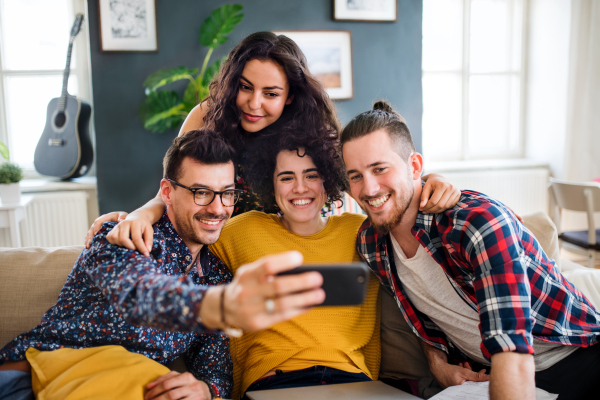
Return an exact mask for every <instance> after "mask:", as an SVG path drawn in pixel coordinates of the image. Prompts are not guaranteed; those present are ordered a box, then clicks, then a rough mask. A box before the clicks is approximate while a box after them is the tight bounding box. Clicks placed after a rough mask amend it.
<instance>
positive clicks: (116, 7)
mask: <svg viewBox="0 0 600 400" xmlns="http://www.w3.org/2000/svg"><path fill="white" fill-rule="evenodd" d="M98 15H99V18H100V48H101V50H102V51H158V39H157V32H156V0H98Z"/></svg>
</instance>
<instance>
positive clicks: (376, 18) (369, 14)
mask: <svg viewBox="0 0 600 400" xmlns="http://www.w3.org/2000/svg"><path fill="white" fill-rule="evenodd" d="M332 1H333V19H334V20H335V21H363V22H396V21H397V20H398V0H332Z"/></svg>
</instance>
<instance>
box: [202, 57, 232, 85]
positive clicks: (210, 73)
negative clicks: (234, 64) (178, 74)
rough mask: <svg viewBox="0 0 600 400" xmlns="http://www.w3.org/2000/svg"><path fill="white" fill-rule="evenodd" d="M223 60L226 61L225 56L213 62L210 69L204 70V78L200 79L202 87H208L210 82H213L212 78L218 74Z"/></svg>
mask: <svg viewBox="0 0 600 400" xmlns="http://www.w3.org/2000/svg"><path fill="white" fill-rule="evenodd" d="M225 60H227V56H225V57H223V58H221V59H220V60H217V61H215V62H214V63H213V64H212V65H211V66H210V67H208V68H207V69H206V72H205V73H204V78H203V79H202V86H206V87H208V85H210V82H211V81H212V80H213V78H214V76H215V75H216V74H217V73H218V72H219V68H221V64H223V63H224V62H225Z"/></svg>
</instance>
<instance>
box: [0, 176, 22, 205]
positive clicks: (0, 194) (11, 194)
mask: <svg viewBox="0 0 600 400" xmlns="http://www.w3.org/2000/svg"><path fill="white" fill-rule="evenodd" d="M0 200H2V204H3V205H8V204H19V203H20V202H21V187H20V185H19V182H17V183H2V184H0Z"/></svg>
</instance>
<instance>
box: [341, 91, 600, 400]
mask: <svg viewBox="0 0 600 400" xmlns="http://www.w3.org/2000/svg"><path fill="white" fill-rule="evenodd" d="M341 142H342V153H343V158H344V162H345V164H346V169H347V174H348V178H349V181H350V191H351V194H352V197H353V198H354V199H355V200H356V201H357V202H358V203H359V204H360V205H361V207H362V208H363V209H364V210H365V211H366V212H367V214H368V216H369V218H368V220H367V221H365V223H364V224H363V225H362V227H361V228H360V230H359V233H358V239H357V248H358V252H359V253H360V254H361V256H362V258H363V259H364V260H365V261H366V262H367V263H368V264H369V266H370V268H371V269H372V270H373V272H374V273H375V274H376V275H377V276H378V278H379V279H380V281H381V283H382V284H383V286H384V287H386V288H387V289H388V290H390V291H391V292H392V293H393V295H394V297H395V299H396V302H397V303H398V305H399V307H400V310H401V311H402V314H403V315H404V318H405V320H406V321H407V322H408V324H409V326H410V327H411V328H412V331H413V332H415V333H416V334H417V336H418V337H419V338H420V339H421V341H420V343H421V347H422V348H423V350H424V353H425V355H426V357H427V359H428V362H429V366H430V369H431V371H432V373H433V375H434V376H435V378H436V380H437V381H438V383H439V384H440V385H441V386H442V387H447V386H452V385H458V384H461V383H463V382H464V381H466V380H485V379H486V377H485V375H483V372H484V371H489V370H490V368H491V372H490V377H489V379H490V398H491V399H535V396H536V395H535V387H536V386H537V387H539V388H541V389H544V390H546V391H548V392H551V393H558V394H559V395H560V397H559V398H560V399H583V398H586V399H587V398H595V397H597V387H598V378H600V345H599V346H597V345H596V343H597V342H598V338H599V337H600V313H599V312H598V311H597V310H596V309H595V308H594V306H593V305H592V304H591V303H590V301H589V300H588V299H587V298H586V297H585V296H584V295H583V294H582V293H581V292H580V291H579V290H578V289H577V288H576V287H575V286H573V285H572V284H571V283H570V282H569V281H567V280H566V279H565V278H564V277H563V276H562V274H561V273H560V271H559V270H558V268H557V267H556V265H555V262H554V260H552V259H550V258H548V256H547V255H546V254H545V253H544V251H543V250H542V248H541V247H540V245H539V243H538V241H537V239H536V238H535V237H534V236H533V235H532V234H531V232H530V231H529V230H528V229H527V228H526V227H525V226H524V225H523V224H522V223H521V222H520V221H519V220H518V218H517V217H516V216H515V214H514V213H513V212H512V211H511V210H510V209H509V208H508V207H506V206H505V205H504V204H502V203H501V202H499V201H497V200H495V199H492V198H490V197H488V196H486V195H484V194H482V193H478V192H475V191H470V190H463V191H462V194H461V197H460V201H459V202H458V204H456V206H454V207H453V208H451V209H449V210H447V211H444V212H441V213H438V214H424V213H422V212H421V211H419V197H420V194H421V191H422V185H423V182H422V181H421V173H422V171H423V157H422V156H421V155H420V154H419V153H417V152H416V150H415V147H414V144H413V141H412V137H411V134H410V131H409V129H408V127H407V125H406V123H405V121H404V119H403V118H402V117H401V116H400V115H398V114H397V113H396V112H395V111H394V110H393V109H392V107H391V106H390V104H389V103H387V102H385V101H378V102H377V103H376V104H375V106H374V107H373V110H371V111H367V112H364V113H362V114H360V115H358V116H357V117H356V118H354V119H353V120H352V121H351V122H350V123H349V124H348V125H347V126H346V127H345V128H344V131H343V132H342V136H341ZM450 361H452V362H453V363H454V364H458V365H451V364H450ZM473 367H475V368H476V370H480V369H481V370H482V372H481V373H480V374H481V375H478V374H475V372H474V371H472V368H473Z"/></svg>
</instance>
